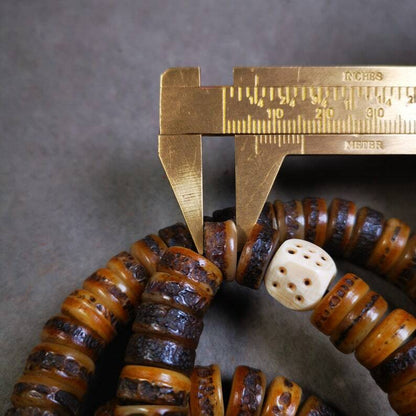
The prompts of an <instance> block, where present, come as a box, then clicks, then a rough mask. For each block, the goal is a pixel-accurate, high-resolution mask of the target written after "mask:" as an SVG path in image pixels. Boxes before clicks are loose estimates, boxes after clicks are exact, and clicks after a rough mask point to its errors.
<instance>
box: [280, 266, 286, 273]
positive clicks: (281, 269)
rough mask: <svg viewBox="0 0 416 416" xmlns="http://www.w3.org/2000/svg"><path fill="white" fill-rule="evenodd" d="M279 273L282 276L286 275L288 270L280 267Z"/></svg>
mask: <svg viewBox="0 0 416 416" xmlns="http://www.w3.org/2000/svg"><path fill="white" fill-rule="evenodd" d="M279 272H280V273H282V274H286V272H287V270H286V268H285V267H279Z"/></svg>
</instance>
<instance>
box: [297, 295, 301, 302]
mask: <svg viewBox="0 0 416 416" xmlns="http://www.w3.org/2000/svg"><path fill="white" fill-rule="evenodd" d="M296 300H297V301H298V302H300V303H301V302H303V296H300V295H297V296H296Z"/></svg>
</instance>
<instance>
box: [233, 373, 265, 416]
mask: <svg viewBox="0 0 416 416" xmlns="http://www.w3.org/2000/svg"><path fill="white" fill-rule="evenodd" d="M265 390H266V377H265V375H264V374H263V372H262V371H260V370H256V369H254V368H250V367H246V366H239V367H237V368H236V369H235V372H234V377H233V383H232V386H231V393H230V399H229V401H228V406H227V412H226V416H239V415H247V416H259V415H260V412H261V408H262V405H263V400H264V393H265Z"/></svg>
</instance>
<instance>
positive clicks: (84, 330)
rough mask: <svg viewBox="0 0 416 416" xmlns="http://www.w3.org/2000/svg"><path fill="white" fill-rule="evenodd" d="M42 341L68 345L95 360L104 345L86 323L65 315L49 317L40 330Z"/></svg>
mask: <svg viewBox="0 0 416 416" xmlns="http://www.w3.org/2000/svg"><path fill="white" fill-rule="evenodd" d="M41 340H42V342H53V343H56V344H61V345H68V346H70V347H71V348H73V349H75V350H77V351H80V352H82V353H83V354H85V355H87V356H88V357H90V358H91V359H93V360H96V359H97V358H98V356H99V355H100V353H101V351H102V350H103V349H104V347H105V342H104V340H103V339H102V338H101V337H100V336H98V335H97V334H96V333H95V332H94V331H93V330H91V329H90V328H89V327H87V326H86V325H82V324H81V323H80V322H78V321H77V320H75V319H74V318H71V317H69V316H65V315H57V316H53V317H52V318H50V319H49V320H48V321H47V322H46V324H45V326H44V327H43V330H42V335H41Z"/></svg>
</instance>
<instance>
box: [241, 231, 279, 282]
mask: <svg viewBox="0 0 416 416" xmlns="http://www.w3.org/2000/svg"><path fill="white" fill-rule="evenodd" d="M278 238H279V232H278V231H277V230H275V229H273V228H272V227H270V226H269V225H267V224H266V223H264V224H260V223H257V224H255V225H254V227H253V228H252V230H251V232H250V234H249V236H248V238H247V241H246V243H245V244H244V247H243V249H242V251H241V255H240V259H239V261H238V264H237V272H236V276H235V280H236V281H237V283H239V284H240V285H243V286H247V287H249V288H251V289H259V288H260V286H261V284H262V282H263V277H264V274H265V272H266V269H267V265H268V264H269V261H270V258H271V257H272V256H273V254H274V252H275V250H276V247H277V242H278Z"/></svg>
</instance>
